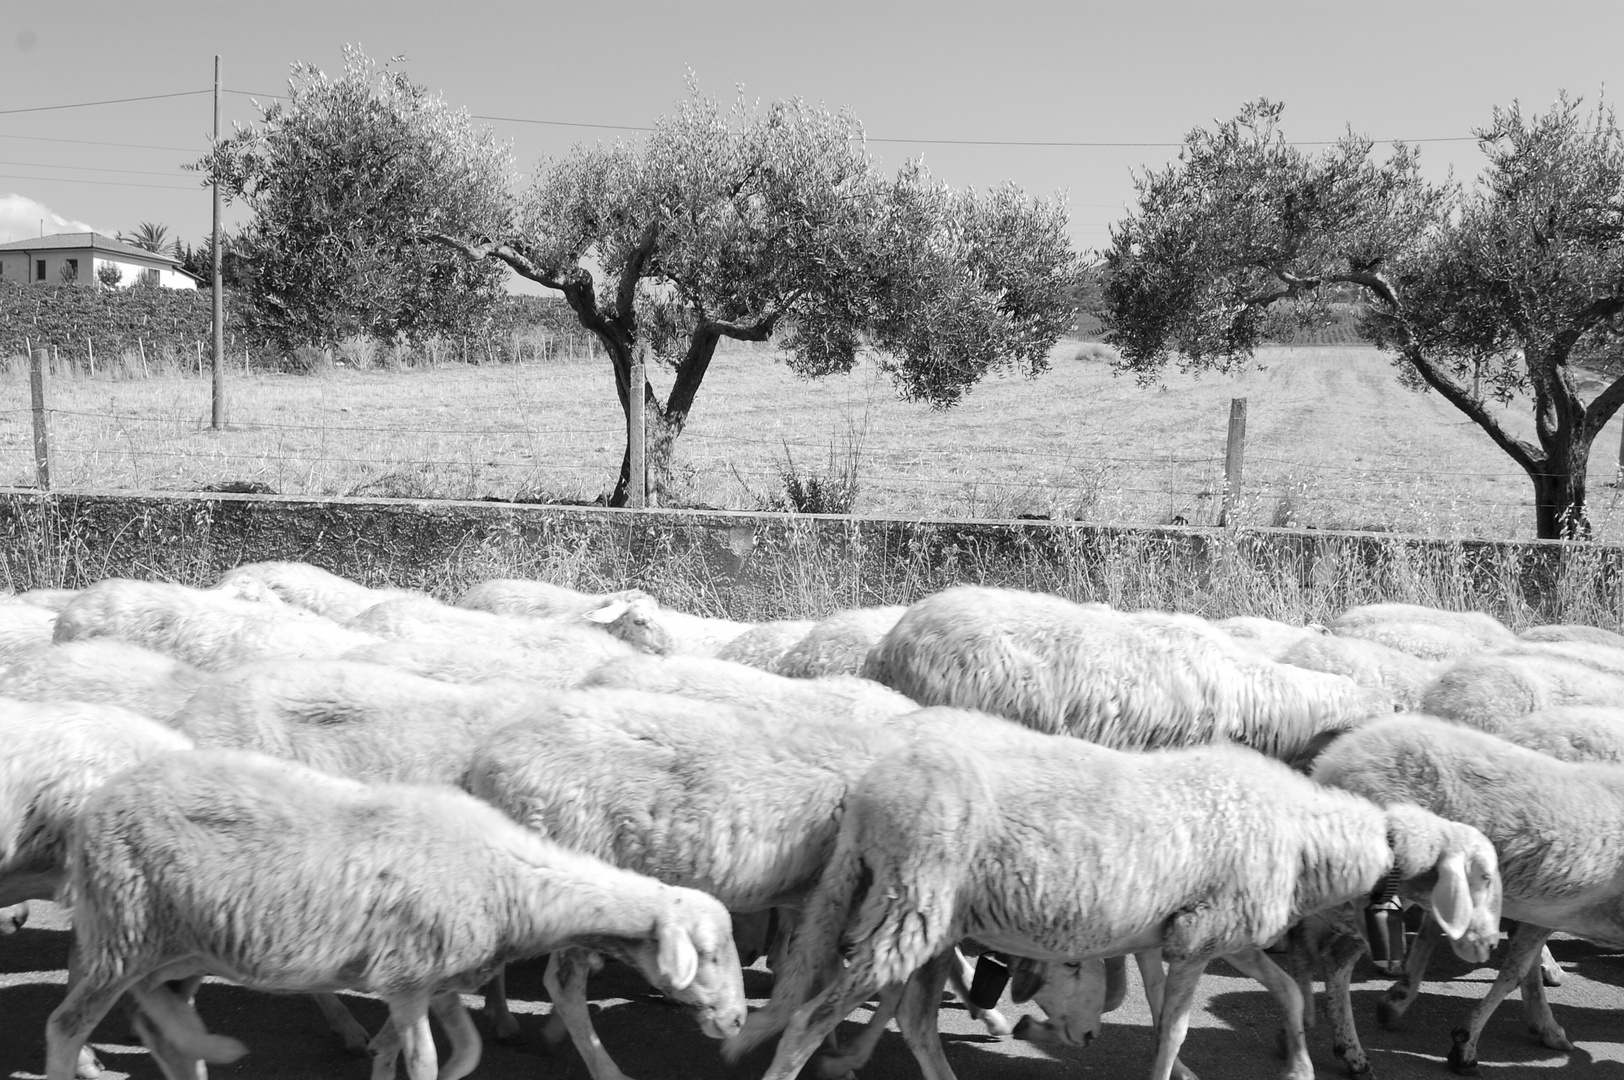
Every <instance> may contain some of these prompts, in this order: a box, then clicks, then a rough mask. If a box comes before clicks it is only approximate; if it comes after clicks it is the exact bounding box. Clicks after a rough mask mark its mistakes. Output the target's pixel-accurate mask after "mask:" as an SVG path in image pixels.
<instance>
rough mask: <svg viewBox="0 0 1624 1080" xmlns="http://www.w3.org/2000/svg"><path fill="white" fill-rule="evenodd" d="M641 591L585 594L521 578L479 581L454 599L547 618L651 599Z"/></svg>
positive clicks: (462, 603)
mask: <svg viewBox="0 0 1624 1080" xmlns="http://www.w3.org/2000/svg"><path fill="white" fill-rule="evenodd" d="M653 599H654V598H653V597H652V596H650V595H649V594H648V593H646V592H644V591H643V590H642V589H621V590H619V591H618V592H607V593H587V592H581V591H579V590H577V589H571V588H569V587H567V586H564V585H554V584H552V583H551V582H547V581H529V580H526V579H523V578H493V579H491V580H489V581H482V582H480V583H479V584H478V585H474V586H472V587H471V588H469V589H468V590H467V591H465V592H464V593H463V594H462V595H461V596H459V597H457V599H456V606H457V607H462V608H471V609H473V610H475V611H488V612H490V613H491V614H493V615H524V616H528V617H530V618H546V617H549V616H555V615H584V614H586V613H587V612H589V611H592V610H594V609H595V608H600V607H603V606H604V605H605V604H608V603H612V602H614V601H616V600H620V601H625V602H627V603H630V602H632V601H635V600H653Z"/></svg>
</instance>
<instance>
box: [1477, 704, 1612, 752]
mask: <svg viewBox="0 0 1624 1080" xmlns="http://www.w3.org/2000/svg"><path fill="white" fill-rule="evenodd" d="M1495 734H1496V735H1498V736H1500V738H1502V739H1504V740H1506V742H1510V743H1516V744H1517V745H1518V746H1525V747H1527V748H1528V749H1530V750H1538V751H1539V752H1540V753H1542V754H1549V755H1550V756H1551V757H1554V758H1558V759H1560V760H1562V761H1607V762H1612V763H1613V764H1615V765H1620V764H1624V708H1618V707H1613V708H1608V707H1606V706H1601V705H1590V706H1584V705H1578V706H1571V707H1569V708H1563V709H1545V710H1543V711H1541V712H1536V713H1529V714H1528V715H1527V716H1519V717H1517V718H1516V719H1515V720H1510V721H1507V722H1506V724H1505V725H1504V726H1502V727H1501V728H1500V730H1499V731H1497V732H1495Z"/></svg>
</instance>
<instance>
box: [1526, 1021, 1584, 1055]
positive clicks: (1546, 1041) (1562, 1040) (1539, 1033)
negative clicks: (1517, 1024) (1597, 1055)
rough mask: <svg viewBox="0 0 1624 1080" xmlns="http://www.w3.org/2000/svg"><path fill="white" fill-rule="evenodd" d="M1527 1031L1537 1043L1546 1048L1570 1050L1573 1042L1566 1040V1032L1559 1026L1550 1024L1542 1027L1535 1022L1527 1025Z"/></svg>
mask: <svg viewBox="0 0 1624 1080" xmlns="http://www.w3.org/2000/svg"><path fill="white" fill-rule="evenodd" d="M1528 1030H1529V1033H1530V1034H1532V1035H1533V1036H1534V1038H1536V1039H1538V1040H1539V1044H1540V1045H1541V1046H1543V1047H1545V1048H1546V1049H1548V1050H1572V1049H1574V1046H1573V1043H1571V1042H1569V1041H1568V1033H1567V1032H1565V1031H1563V1030H1562V1029H1561V1028H1559V1027H1556V1026H1554V1025H1553V1026H1552V1027H1550V1028H1542V1027H1539V1026H1538V1025H1535V1024H1529V1025H1528Z"/></svg>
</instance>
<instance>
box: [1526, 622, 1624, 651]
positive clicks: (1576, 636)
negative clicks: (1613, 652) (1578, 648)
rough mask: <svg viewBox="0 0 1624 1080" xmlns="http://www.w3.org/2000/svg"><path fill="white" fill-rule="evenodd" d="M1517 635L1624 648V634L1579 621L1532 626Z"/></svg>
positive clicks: (1530, 638) (1538, 639)
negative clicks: (1579, 622) (1586, 624)
mask: <svg viewBox="0 0 1624 1080" xmlns="http://www.w3.org/2000/svg"><path fill="white" fill-rule="evenodd" d="M1517 637H1518V638H1520V639H1521V640H1523V641H1588V642H1590V643H1591V644H1593V645H1611V646H1612V647H1613V648H1615V649H1624V634H1619V633H1615V632H1614V631H1612V630H1603V629H1602V628H1601V627H1599V626H1584V625H1581V624H1578V623H1552V624H1549V625H1546V626H1530V627H1529V628H1528V629H1526V630H1524V631H1523V632H1522V633H1520V634H1518V635H1517Z"/></svg>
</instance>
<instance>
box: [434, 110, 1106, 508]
mask: <svg viewBox="0 0 1624 1080" xmlns="http://www.w3.org/2000/svg"><path fill="white" fill-rule="evenodd" d="M1065 230H1066V211H1065V208H1064V205H1063V204H1062V203H1061V202H1060V201H1058V200H1055V201H1044V200H1035V199H1030V198H1028V197H1026V196H1025V195H1023V194H1022V193H1021V192H1020V191H1019V190H1018V189H1016V188H1015V187H1013V186H1009V185H1006V186H1003V187H1000V188H996V189H994V190H992V191H988V192H984V193H978V192H973V191H955V190H952V189H950V188H948V187H946V186H944V185H941V184H938V183H937V182H935V181H934V180H933V179H932V178H931V177H930V175H929V174H928V172H927V171H926V170H925V169H924V167H923V165H922V164H920V163H917V162H913V163H909V164H908V165H906V166H904V167H903V168H902V169H901V170H899V171H898V173H896V174H895V175H894V176H887V175H885V174H883V173H881V172H880V171H879V170H878V169H877V168H876V167H875V166H874V164H873V162H872V161H871V159H870V158H869V156H868V154H867V152H866V150H865V147H864V143H863V138H862V129H861V127H860V126H859V124H858V123H857V121H856V120H855V119H854V118H853V117H852V116H851V115H850V114H849V113H848V112H831V111H829V110H827V109H824V108H821V107H815V106H812V105H809V104H807V103H805V102H803V101H801V100H799V99H792V100H788V101H779V102H774V103H772V104H770V105H767V106H765V107H761V106H758V105H753V104H749V103H746V102H745V101H743V100H742V99H741V100H736V101H735V102H734V103H733V105H732V106H731V107H730V108H728V109H724V108H723V107H722V106H721V105H720V104H719V103H718V102H717V101H716V100H714V99H712V98H708V97H705V96H702V95H701V94H700V93H698V91H697V90H694V91H693V92H692V93H691V94H690V96H689V97H688V98H687V99H685V100H684V101H683V102H682V103H681V104H680V105H679V107H678V108H677V109H676V110H675V111H674V112H673V113H671V114H670V115H667V116H663V117H661V118H660V119H659V120H658V121H657V122H656V124H655V125H654V128H653V130H652V131H651V132H650V133H649V134H648V135H647V136H646V137H644V138H641V139H638V140H636V141H618V142H616V143H614V144H612V145H607V144H597V145H592V146H585V145H578V146H576V147H575V148H574V149H573V150H572V151H571V152H570V153H568V154H566V155H565V156H563V157H562V158H560V159H558V160H554V161H548V162H544V163H542V165H541V166H540V167H539V168H538V169H537V171H536V175H535V178H534V180H533V182H532V183H531V184H530V186H529V187H528V189H527V190H526V191H525V193H524V194H523V196H522V197H521V198H520V200H519V205H518V208H517V212H516V214H515V216H514V218H513V219H512V221H511V222H510V223H509V224H508V225H507V227H505V228H503V229H500V230H494V231H488V232H478V231H461V232H459V231H458V230H456V229H451V228H447V229H442V230H440V231H438V232H437V233H436V239H437V240H438V241H439V242H440V243H442V244H445V245H449V246H451V247H453V248H455V249H457V250H459V251H461V252H463V253H464V254H465V255H466V256H468V257H469V258H470V259H471V260H473V261H474V264H475V265H480V264H489V263H491V262H493V261H494V262H498V263H503V264H506V265H507V266H509V267H512V268H513V269H514V270H515V271H517V272H518V273H519V274H521V275H523V276H524V277H526V278H529V279H530V280H532V281H536V282H539V283H541V284H542V285H545V286H547V287H549V288H552V289H556V290H558V291H559V292H560V293H562V294H563V296H564V298H565V300H566V301H567V302H568V304H569V305H570V307H571V309H572V310H573V311H574V313H575V315H576V317H577V318H578V319H579V320H580V322H581V325H582V326H583V327H585V328H586V329H587V330H588V331H590V332H591V333H593V334H594V335H595V336H596V337H597V339H598V341H600V342H601V343H602V345H603V348H604V350H605V351H606V353H607V354H608V357H609V362H610V363H611V364H612V365H613V368H614V376H615V388H616V392H617V394H618V396H619V399H620V403H621V407H622V409H623V410H627V411H628V412H629V406H630V398H631V395H632V394H633V393H636V394H638V395H641V396H642V397H643V398H644V401H645V406H646V408H645V415H646V416H647V418H648V421H647V422H648V429H649V431H648V434H649V438H648V445H649V474H650V475H649V478H650V481H651V486H652V487H653V488H654V489H655V491H656V493H658V491H659V489H660V488H661V486H662V484H663V481H664V477H665V472H666V470H667V468H668V467H669V463H670V453H671V448H672V444H673V442H674V440H675V439H676V438H677V437H678V435H680V434H681V432H682V430H683V427H684V425H685V424H686V422H687V419H688V416H689V414H690V412H691V410H692V409H693V407H694V403H695V400H696V398H697V395H698V393H699V390H700V387H701V386H702V384H703V382H704V378H705V374H706V372H707V370H708V369H709V367H710V364H711V361H712V359H713V358H714V356H715V353H716V348H717V345H718V343H719V342H720V341H721V340H722V339H723V338H730V339H734V340H739V341H766V340H768V339H770V338H774V337H775V335H776V338H777V340H778V341H779V342H780V343H781V345H782V349H783V356H784V359H785V361H786V362H787V363H788V365H789V366H790V367H791V368H792V369H793V370H794V371H796V372H797V373H799V374H801V375H803V376H807V377H816V376H821V375H827V374H830V373H834V372H841V371H848V370H850V369H851V368H852V367H853V366H854V365H855V364H856V363H857V361H858V358H859V355H860V354H861V353H862V351H863V350H864V349H870V348H871V349H872V350H873V352H874V354H875V355H876V357H877V358H878V361H879V362H880V363H881V364H882V365H883V366H884V367H885V369H886V370H887V371H888V372H889V373H890V375H891V376H892V378H893V379H894V381H895V383H896V385H897V387H898V389H899V392H900V393H901V394H902V395H903V396H904V397H905V398H908V399H913V400H919V401H924V402H928V403H929V404H931V405H933V406H937V407H943V408H945V407H948V406H951V405H953V404H954V403H956V402H957V401H958V400H959V399H960V398H961V397H962V396H963V395H964V394H965V393H966V392H967V391H968V390H969V388H970V387H971V386H973V385H974V384H975V382H976V381H977V380H978V379H980V378H982V377H983V376H984V375H986V374H987V373H988V372H991V371H995V370H1017V371H1021V372H1024V373H1027V374H1037V373H1039V372H1041V371H1043V370H1044V369H1045V368H1046V366H1047V355H1048V351H1049V349H1050V347H1051V346H1052V345H1053V344H1054V342H1055V341H1056V340H1057V339H1058V338H1059V336H1060V334H1061V333H1062V332H1064V330H1065V329H1066V328H1067V327H1068V326H1069V325H1070V322H1071V319H1072V308H1071V305H1070V303H1069V301H1068V297H1069V296H1070V295H1071V290H1073V289H1074V288H1075V281H1074V279H1075V276H1076V273H1077V270H1078V264H1077V259H1076V257H1075V255H1074V254H1073V252H1072V251H1071V249H1070V246H1069V243H1068V241H1067V239H1066V231H1065ZM640 348H646V349H647V350H648V351H649V354H650V355H652V356H653V357H654V358H655V360H656V361H657V362H659V363H662V364H664V365H666V366H667V367H668V368H669V369H670V372H671V388H670V391H669V393H668V394H667V395H666V396H665V398H664V400H663V401H662V400H660V399H659V398H657V396H656V395H655V393H654V390H653V387H652V384H651V383H649V381H648V380H647V379H645V380H644V382H643V384H642V385H640V386H636V387H633V386H632V385H631V379H632V370H633V357H634V353H635V351H636V350H638V349H640ZM628 460H629V459H623V461H622V467H621V475H620V479H619V482H618V483H617V485H616V488H615V492H614V494H613V496H612V497H611V502H612V503H614V504H615V505H621V504H623V503H624V501H625V498H626V489H627V484H628V479H629V464H628Z"/></svg>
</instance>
